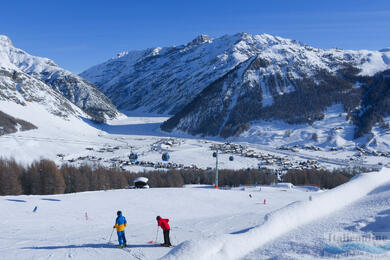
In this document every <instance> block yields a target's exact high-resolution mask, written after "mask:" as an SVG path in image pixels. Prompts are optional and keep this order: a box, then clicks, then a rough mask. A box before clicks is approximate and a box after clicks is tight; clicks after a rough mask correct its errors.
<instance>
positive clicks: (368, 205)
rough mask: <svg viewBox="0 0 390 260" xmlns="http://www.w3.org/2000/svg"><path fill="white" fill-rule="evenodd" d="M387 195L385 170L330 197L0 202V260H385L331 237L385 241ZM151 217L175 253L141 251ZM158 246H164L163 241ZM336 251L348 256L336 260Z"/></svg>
mask: <svg viewBox="0 0 390 260" xmlns="http://www.w3.org/2000/svg"><path fill="white" fill-rule="evenodd" d="M249 194H251V196H252V198H250V196H249ZM389 195H390V170H388V169H385V170H383V171H382V172H379V173H367V174H363V175H361V176H358V177H356V178H355V179H353V180H352V181H350V182H349V183H347V184H344V185H342V186H339V187H338V188H336V189H333V190H329V191H314V189H310V188H291V189H290V188H288V187H287V186H283V185H281V186H280V187H248V188H236V189H232V190H215V189H210V188H208V187H206V186H188V187H185V188H159V189H157V188H155V189H153V188H152V189H145V190H110V191H97V192H84V193H75V194H65V195H50V196H48V195H44V196H43V195H41V196H25V195H21V196H3V197H0V208H1V209H2V210H1V211H0V220H1V221H0V245H1V246H0V255H1V259H120V258H126V259H158V258H161V257H162V258H164V259H318V258H320V257H323V256H324V257H326V258H332V257H345V258H350V259H356V258H357V256H358V254H359V253H364V254H365V255H364V257H363V258H362V259H368V257H377V258H378V259H387V258H388V257H389V256H390V255H389V253H388V250H390V247H389V244H388V243H389V242H388V240H387V241H384V240H376V241H373V240H366V241H363V242H359V243H355V245H354V247H352V246H349V247H348V245H349V244H351V242H349V243H347V242H344V241H341V242H340V241H339V240H337V241H336V242H335V241H332V240H331V239H329V237H332V236H333V235H334V236H336V235H339V234H349V235H350V236H351V237H353V236H354V237H362V236H363V235H368V234H371V233H375V232H389V231H390V225H389V223H390V221H389V219H390V218H389V216H390V213H389V207H390V199H389V198H390V196H389ZM264 200H266V204H264ZM35 206H37V207H38V209H37V211H36V212H35V213H34V212H33V209H34V207H35ZM117 210H122V211H123V214H124V215H125V216H126V218H127V220H128V226H127V229H126V235H127V240H128V244H129V250H127V251H125V250H122V249H119V248H115V247H114V246H113V245H110V244H108V240H109V238H110V234H111V231H112V225H113V222H114V219H115V217H116V211H117ZM157 215H161V216H163V217H168V218H170V224H171V227H172V232H171V238H172V241H173V244H175V245H176V247H175V248H173V249H170V248H162V247H159V246H157V245H155V244H149V243H148V241H151V240H155V238H156V221H155V217H156V216H157ZM86 216H88V219H87V218H86ZM330 235H332V236H330ZM113 240H114V241H115V242H116V236H115V233H114V235H113ZM157 240H158V241H162V236H161V231H159V235H158V239H157ZM340 248H344V249H345V250H346V252H343V253H340V252H341V251H340V250H338V249H340ZM375 248H376V249H377V250H376V251H375V250H374V249H375ZM380 249H381V250H382V251H380ZM370 250H371V251H370ZM373 250H374V251H373Z"/></svg>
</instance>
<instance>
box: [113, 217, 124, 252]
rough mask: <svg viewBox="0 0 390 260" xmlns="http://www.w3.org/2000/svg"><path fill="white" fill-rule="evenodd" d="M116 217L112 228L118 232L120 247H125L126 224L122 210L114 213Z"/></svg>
mask: <svg viewBox="0 0 390 260" xmlns="http://www.w3.org/2000/svg"><path fill="white" fill-rule="evenodd" d="M116 214H117V215H118V217H117V218H116V220H115V225H114V228H116V232H117V234H118V242H119V246H120V247H126V236H125V227H126V225H127V221H126V218H125V217H124V216H122V211H120V210H119V211H118V212H117V213H116Z"/></svg>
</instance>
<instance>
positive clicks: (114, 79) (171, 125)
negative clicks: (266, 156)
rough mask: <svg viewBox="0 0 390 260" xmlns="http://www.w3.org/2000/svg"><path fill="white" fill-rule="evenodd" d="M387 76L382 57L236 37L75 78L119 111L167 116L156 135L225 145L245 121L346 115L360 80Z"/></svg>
mask: <svg viewBox="0 0 390 260" xmlns="http://www.w3.org/2000/svg"><path fill="white" fill-rule="evenodd" d="M389 68H390V50H389V49H383V50H381V51H368V50H360V51H354V50H341V49H336V48H334V49H329V50H324V49H318V48H313V47H310V46H307V45H305V44H302V43H300V42H297V41H295V40H290V39H284V38H281V37H275V36H271V35H268V34H262V35H250V34H247V33H239V34H235V35H232V36H223V37H220V38H217V39H214V40H212V39H210V37H208V36H205V35H202V36H199V37H198V38H196V39H195V40H193V41H192V42H190V43H188V44H186V45H181V46H174V47H166V48H153V49H147V50H143V51H132V52H124V53H121V54H118V57H116V58H113V59H111V60H109V61H107V62H105V63H103V64H100V65H97V66H95V67H92V68H90V69H88V70H86V71H85V72H83V73H81V74H80V75H81V76H82V77H84V78H86V79H87V80H89V81H91V82H93V83H94V84H96V85H97V87H98V88H99V89H100V90H101V91H102V92H104V93H105V94H106V95H107V96H108V97H109V98H110V99H111V100H112V101H113V103H114V104H115V105H117V106H118V107H119V108H121V109H125V110H139V111H143V112H157V113H164V114H174V115H175V116H174V117H172V118H171V119H170V120H168V121H167V122H166V123H165V124H164V125H163V126H162V129H163V130H166V131H172V130H174V129H176V130H181V131H185V132H188V133H191V134H202V135H213V136H215V135H220V136H222V137H228V136H232V135H238V134H240V133H242V132H243V131H245V130H248V129H249V127H250V122H251V121H253V120H260V119H266V120H271V119H272V120H273V119H281V120H284V121H286V122H288V123H312V122H314V121H316V120H320V119H322V118H323V117H324V111H325V110H326V108H327V107H329V106H331V105H333V104H334V103H342V104H343V106H344V110H345V112H347V113H353V112H354V110H355V109H356V108H357V107H359V105H360V102H361V99H362V93H363V92H364V91H365V89H364V86H366V85H365V84H367V82H369V80H368V78H369V77H371V76H373V75H374V74H375V73H377V72H381V71H384V70H386V69H389Z"/></svg>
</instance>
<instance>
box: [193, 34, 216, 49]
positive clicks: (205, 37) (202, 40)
mask: <svg viewBox="0 0 390 260" xmlns="http://www.w3.org/2000/svg"><path fill="white" fill-rule="evenodd" d="M206 42H212V40H211V38H210V36H208V35H206V34H201V35H199V36H198V37H196V38H195V39H193V40H192V41H191V42H190V43H189V44H188V45H190V46H196V45H200V44H203V43H206Z"/></svg>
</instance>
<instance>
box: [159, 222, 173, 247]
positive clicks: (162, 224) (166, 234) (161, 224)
mask: <svg viewBox="0 0 390 260" xmlns="http://www.w3.org/2000/svg"><path fill="white" fill-rule="evenodd" d="M156 220H157V225H158V226H159V227H161V228H162V230H163V233H164V244H162V246H166V247H169V246H172V244H171V241H170V240H169V230H171V227H170V226H169V224H168V222H169V219H168V218H161V217H160V216H157V217H156Z"/></svg>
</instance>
